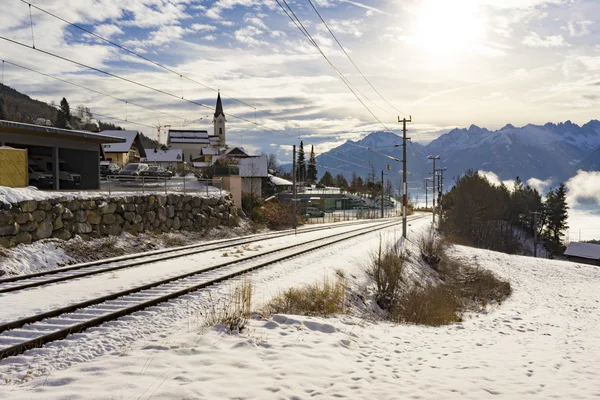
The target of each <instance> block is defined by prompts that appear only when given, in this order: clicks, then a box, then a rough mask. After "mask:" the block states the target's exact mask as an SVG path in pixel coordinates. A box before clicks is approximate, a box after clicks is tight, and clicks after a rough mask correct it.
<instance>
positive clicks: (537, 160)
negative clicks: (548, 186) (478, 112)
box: [318, 120, 600, 181]
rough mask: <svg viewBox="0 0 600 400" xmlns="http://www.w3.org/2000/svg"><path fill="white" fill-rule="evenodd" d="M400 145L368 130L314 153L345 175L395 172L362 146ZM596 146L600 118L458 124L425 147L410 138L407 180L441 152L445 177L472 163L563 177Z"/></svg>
mask: <svg viewBox="0 0 600 400" xmlns="http://www.w3.org/2000/svg"><path fill="white" fill-rule="evenodd" d="M401 144H402V139H401V138H400V137H399V136H397V135H394V134H392V133H389V132H373V133H371V134H369V135H368V136H366V137H365V138H363V139H362V140H359V141H357V142H353V141H347V142H346V143H344V144H343V145H341V146H339V147H337V148H335V149H332V150H331V151H330V152H327V153H324V154H323V155H321V156H319V157H318V162H319V164H323V165H326V166H328V167H332V168H336V169H339V170H343V171H347V173H346V175H349V174H351V173H352V172H356V173H357V174H359V175H361V176H367V175H368V173H369V170H370V168H371V165H373V167H374V168H375V172H376V173H379V171H380V170H381V169H385V166H386V164H392V165H394V164H396V166H395V167H394V168H393V171H398V170H400V169H401V165H400V164H398V163H395V162H394V161H391V160H389V159H386V158H385V157H382V156H380V155H377V154H374V152H371V151H369V150H368V149H366V148H365V147H370V148H373V149H375V150H377V151H378V152H381V153H384V154H388V155H393V156H394V157H396V158H398V159H401V158H402V148H401V147H394V146H397V145H401ZM599 147H600V121H597V120H592V121H590V122H588V123H587V124H585V125H583V126H579V125H577V124H574V123H572V122H571V121H567V122H565V123H559V124H553V123H547V124H545V125H543V126H539V125H531V124H530V125H526V126H524V127H521V128H517V127H514V126H513V125H510V124H509V125H506V126H505V127H503V128H502V129H500V130H497V131H490V130H488V129H486V128H480V127H478V126H475V125H472V126H470V127H469V128H468V129H458V128H457V129H454V130H452V131H450V132H448V133H446V134H443V135H441V136H440V137H439V138H437V139H435V140H433V141H432V142H431V143H429V144H428V145H426V146H422V145H420V144H418V143H417V142H416V141H415V140H414V138H413V143H412V144H410V145H409V147H408V149H407V152H408V154H407V155H408V157H407V160H408V163H409V167H408V169H409V176H411V178H410V179H409V180H411V181H416V180H421V179H423V178H424V177H426V176H427V174H428V173H429V172H430V170H431V163H430V162H429V161H427V160H426V157H427V155H429V154H433V155H440V156H441V157H442V159H441V162H440V163H439V164H438V165H441V166H443V167H446V168H448V171H447V175H446V176H448V177H449V178H451V177H453V176H458V175H459V174H461V173H462V172H464V171H465V170H467V169H469V168H472V169H480V170H485V171H492V172H494V173H495V174H497V175H498V176H499V178H500V179H503V180H504V179H514V178H515V177H517V176H519V177H520V178H521V179H522V180H527V179H529V178H531V177H535V178H538V179H547V178H553V179H555V180H564V179H567V178H569V177H571V176H572V175H574V174H575V172H576V170H577V169H578V168H582V167H586V169H589V168H598V166H597V165H598V164H600V158H598V155H599V154H600V150H598V148H599ZM594 154H596V156H594ZM590 158H591V160H590ZM582 160H583V161H582ZM594 162H595V164H594ZM584 163H585V164H584ZM361 165H364V166H366V168H365V167H363V166H361ZM594 165H595V166H594ZM331 172H332V173H334V172H335V171H331Z"/></svg>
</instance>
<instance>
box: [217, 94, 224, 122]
mask: <svg viewBox="0 0 600 400" xmlns="http://www.w3.org/2000/svg"><path fill="white" fill-rule="evenodd" d="M219 115H222V116H223V117H225V113H224V112H223V103H221V91H219V94H218V95H217V107H216V108H215V119H217V117H218V116H219Z"/></svg>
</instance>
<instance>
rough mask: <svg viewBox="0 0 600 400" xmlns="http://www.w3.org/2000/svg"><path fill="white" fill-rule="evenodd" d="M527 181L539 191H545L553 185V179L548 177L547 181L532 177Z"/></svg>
mask: <svg viewBox="0 0 600 400" xmlns="http://www.w3.org/2000/svg"><path fill="white" fill-rule="evenodd" d="M526 183H527V185H529V186H531V187H532V188H534V189H535V190H537V191H538V192H540V193H544V191H545V190H546V189H548V188H549V187H550V185H552V179H546V180H545V181H542V180H541V179H537V178H530V179H528V180H527V182H526Z"/></svg>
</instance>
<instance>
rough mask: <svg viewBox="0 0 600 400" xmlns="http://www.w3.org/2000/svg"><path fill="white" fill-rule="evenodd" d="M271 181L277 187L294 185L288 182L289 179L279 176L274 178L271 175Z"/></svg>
mask: <svg viewBox="0 0 600 400" xmlns="http://www.w3.org/2000/svg"><path fill="white" fill-rule="evenodd" d="M269 180H270V181H271V183H272V184H273V185H275V186H293V185H294V183H293V182H290V181H288V180H287V179H283V178H280V177H278V176H273V175H271V174H269Z"/></svg>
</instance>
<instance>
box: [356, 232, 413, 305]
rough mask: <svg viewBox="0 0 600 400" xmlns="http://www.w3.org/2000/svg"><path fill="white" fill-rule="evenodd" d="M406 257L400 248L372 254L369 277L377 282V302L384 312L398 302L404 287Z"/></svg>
mask: <svg viewBox="0 0 600 400" xmlns="http://www.w3.org/2000/svg"><path fill="white" fill-rule="evenodd" d="M405 262H406V257H405V256H404V254H403V253H402V251H401V250H400V248H399V247H398V246H390V247H387V248H385V249H384V248H383V246H382V241H381V240H380V241H379V249H378V251H377V252H375V253H373V254H371V262H370V265H368V266H367V268H366V273H367V275H368V276H369V277H370V278H371V279H373V282H375V301H376V302H377V304H378V305H379V307H380V308H381V309H382V310H389V309H390V308H391V307H392V306H393V304H394V303H395V302H396V301H397V300H398V298H399V296H400V292H401V290H402V287H403V285H404V266H405Z"/></svg>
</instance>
